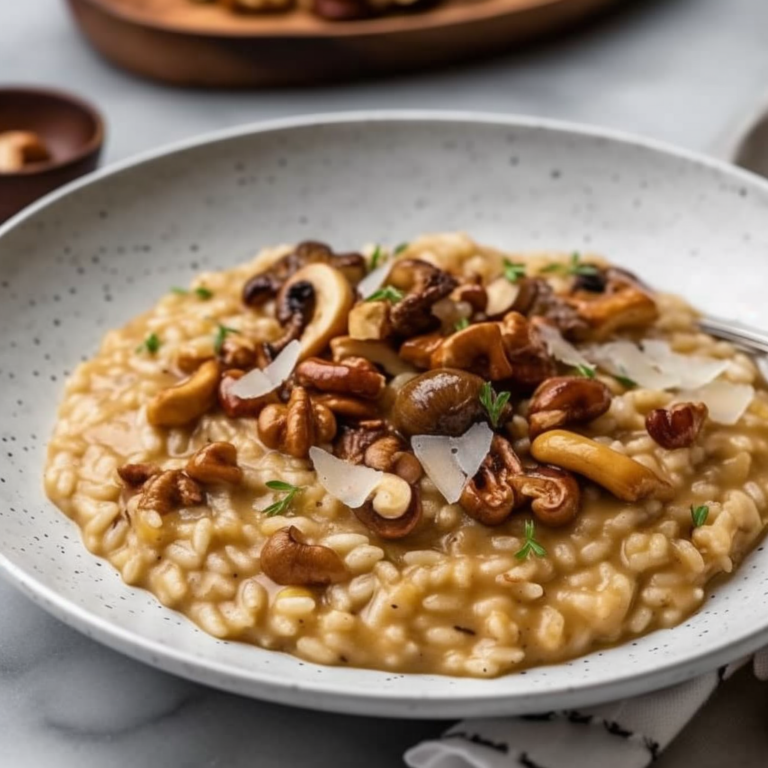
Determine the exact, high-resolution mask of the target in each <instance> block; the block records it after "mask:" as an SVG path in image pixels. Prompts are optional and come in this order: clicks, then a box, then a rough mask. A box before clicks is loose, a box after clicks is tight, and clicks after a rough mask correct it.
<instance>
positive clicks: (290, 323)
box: [267, 280, 317, 359]
mask: <svg viewBox="0 0 768 768" xmlns="http://www.w3.org/2000/svg"><path fill="white" fill-rule="evenodd" d="M276 305H277V306H276V312H275V316H276V317H277V321H278V322H279V323H280V324H281V325H282V327H283V328H284V332H283V335H282V336H281V337H280V338H279V339H276V340H275V341H272V342H270V343H269V344H268V345H267V348H268V351H269V355H270V357H271V358H272V359H274V358H275V357H276V356H277V355H279V354H280V352H282V351H283V350H284V349H285V348H286V347H287V346H288V345H289V344H290V343H291V342H292V341H294V340H295V339H299V338H301V335H302V334H303V333H304V331H305V329H306V327H307V325H308V324H309V322H310V320H311V319H312V317H313V316H314V314H315V308H316V306H317V302H316V299H315V288H314V286H313V285H312V283H311V282H309V280H296V281H290V282H287V283H285V284H284V285H283V287H282V288H281V289H280V292H279V293H278V294H277V300H276Z"/></svg>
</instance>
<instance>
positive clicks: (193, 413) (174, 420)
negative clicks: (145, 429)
mask: <svg viewBox="0 0 768 768" xmlns="http://www.w3.org/2000/svg"><path fill="white" fill-rule="evenodd" d="M220 377H221V366H220V364H219V363H218V361H216V360H206V361H205V362H204V363H203V364H202V365H201V366H200V367H199V368H198V369H197V370H196V371H195V372H194V373H193V374H192V375H191V376H190V377H189V378H187V379H184V381H181V382H179V383H178V384H176V385H175V386H173V387H169V388H168V389H164V390H163V391H162V392H159V393H158V394H157V395H155V397H154V398H153V399H152V400H150V401H149V403H148V404H147V420H148V421H149V423H150V424H152V425H153V426H156V427H183V426H186V425H187V424H191V423H192V422H193V421H196V420H197V419H199V418H200V417H201V416H202V415H203V414H205V413H207V412H208V411H209V410H210V409H211V408H212V407H213V406H214V404H215V403H216V390H217V389H218V386H219V379H220Z"/></svg>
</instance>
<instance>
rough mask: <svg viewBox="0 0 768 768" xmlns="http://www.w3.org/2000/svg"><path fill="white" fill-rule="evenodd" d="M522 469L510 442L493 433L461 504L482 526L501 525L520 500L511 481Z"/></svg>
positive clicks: (462, 496)
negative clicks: (488, 446)
mask: <svg viewBox="0 0 768 768" xmlns="http://www.w3.org/2000/svg"><path fill="white" fill-rule="evenodd" d="M522 471H523V467H522V464H521V463H520V459H519V458H518V456H517V454H516V453H515V451H514V449H513V448H512V446H511V445H510V443H509V441H508V440H506V439H505V438H503V437H501V436H500V435H494V438H493V442H492V443H491V450H490V451H489V453H488V455H487V456H486V457H485V459H484V460H483V463H482V464H481V465H480V469H479V470H478V471H477V473H476V474H475V476H474V477H472V478H470V479H469V481H468V482H467V484H466V485H465V486H464V490H463V492H462V494H461V498H460V499H459V504H461V507H462V508H463V509H464V511H465V512H466V513H467V514H468V515H469V516H470V517H471V518H473V519H475V520H477V521H478V522H480V523H483V525H501V524H502V523H503V522H504V521H505V520H506V519H507V518H508V517H509V516H510V515H511V514H512V511H513V510H514V509H515V507H516V506H518V505H519V503H520V498H519V497H518V495H517V494H516V493H515V489H514V488H513V486H512V484H511V482H510V481H511V480H512V478H513V477H515V476H516V475H519V474H521V473H522Z"/></svg>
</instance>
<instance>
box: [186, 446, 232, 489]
mask: <svg viewBox="0 0 768 768" xmlns="http://www.w3.org/2000/svg"><path fill="white" fill-rule="evenodd" d="M185 471H186V473H187V474H188V475H189V476H190V477H191V478H192V479H193V480H197V481H198V482H199V483H203V484H204V485H207V484H209V483H227V484H229V485H238V484H239V483H241V482H242V480H243V470H242V469H240V467H238V466H237V448H236V447H235V446H234V445H232V443H227V442H223V441H220V442H215V443H209V444H208V445H205V446H203V447H202V448H201V449H200V450H199V451H197V452H196V453H194V454H193V455H192V456H191V457H190V459H189V461H188V462H187V466H186V467H185Z"/></svg>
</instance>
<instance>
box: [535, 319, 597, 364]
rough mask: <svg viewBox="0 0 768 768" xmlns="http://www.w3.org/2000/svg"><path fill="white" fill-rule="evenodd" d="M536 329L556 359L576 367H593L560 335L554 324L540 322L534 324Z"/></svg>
mask: <svg viewBox="0 0 768 768" xmlns="http://www.w3.org/2000/svg"><path fill="white" fill-rule="evenodd" d="M536 330H538V332H539V335H540V336H541V338H542V339H543V340H544V343H545V344H546V345H547V351H548V352H549V354H550V355H552V357H554V358H555V359H556V360H559V361H560V362H561V363H565V364H566V365H572V366H573V367H574V368H578V367H579V366H580V365H586V366H587V368H593V367H594V365H593V364H592V363H590V362H589V360H587V358H586V357H584V355H582V354H581V352H579V350H578V349H576V347H574V346H573V344H571V343H569V342H567V341H566V340H565V339H564V338H563V337H562V335H561V333H560V331H558V330H557V328H555V327H554V326H551V325H547V324H546V323H541V324H540V325H538V326H536Z"/></svg>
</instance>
